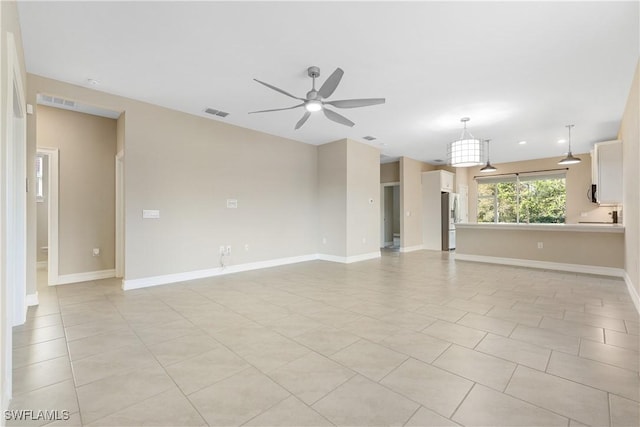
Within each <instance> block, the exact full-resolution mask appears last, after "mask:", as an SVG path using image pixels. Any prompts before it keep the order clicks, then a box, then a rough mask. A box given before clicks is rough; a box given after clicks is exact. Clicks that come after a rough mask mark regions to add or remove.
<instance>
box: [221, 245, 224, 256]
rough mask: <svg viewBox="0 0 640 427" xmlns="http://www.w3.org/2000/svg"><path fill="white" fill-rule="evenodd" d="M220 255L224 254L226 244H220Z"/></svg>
mask: <svg viewBox="0 0 640 427" xmlns="http://www.w3.org/2000/svg"><path fill="white" fill-rule="evenodd" d="M220 255H224V246H220Z"/></svg>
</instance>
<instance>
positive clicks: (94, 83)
mask: <svg viewBox="0 0 640 427" xmlns="http://www.w3.org/2000/svg"><path fill="white" fill-rule="evenodd" d="M87 83H89V84H90V85H91V86H98V85H99V84H100V80H96V79H87Z"/></svg>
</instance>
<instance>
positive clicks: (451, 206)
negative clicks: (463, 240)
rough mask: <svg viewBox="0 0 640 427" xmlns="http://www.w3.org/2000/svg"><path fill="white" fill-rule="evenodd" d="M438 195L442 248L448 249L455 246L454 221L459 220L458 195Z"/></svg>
mask: <svg viewBox="0 0 640 427" xmlns="http://www.w3.org/2000/svg"><path fill="white" fill-rule="evenodd" d="M440 196H441V201H440V207H441V212H442V220H441V232H442V250H443V251H450V250H453V249H455V248H456V223H458V222H460V195H459V194H458V193H441V195H440Z"/></svg>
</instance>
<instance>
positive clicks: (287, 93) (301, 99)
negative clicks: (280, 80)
mask: <svg viewBox="0 0 640 427" xmlns="http://www.w3.org/2000/svg"><path fill="white" fill-rule="evenodd" d="M253 80H255V81H257V82H258V83H260V84H261V85H265V86H266V87H268V88H269V89H273V90H275V91H276V92H280V93H281V94H283V95H287V96H288V97H290V98H293V99H299V100H300V101H304V100H305V99H304V98H298V97H297V96H294V95H291V94H290V93H289V92H286V91H284V90H282V89H280V88H277V87H275V86H273V85H270V84H269V83H265V82H261V81H260V80H258V79H253Z"/></svg>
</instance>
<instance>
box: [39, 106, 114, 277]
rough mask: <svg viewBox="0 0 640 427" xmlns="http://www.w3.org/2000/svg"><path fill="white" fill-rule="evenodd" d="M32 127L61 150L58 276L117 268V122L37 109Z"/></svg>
mask: <svg viewBox="0 0 640 427" xmlns="http://www.w3.org/2000/svg"><path fill="white" fill-rule="evenodd" d="M36 129H37V134H38V139H37V145H38V146H39V147H47V148H57V149H59V150H60V151H59V162H60V163H59V196H58V200H59V202H58V206H59V214H58V215H59V219H58V235H59V239H58V273H59V274H60V275H66V274H75V273H85V272H92V271H102V270H111V269H113V268H115V155H116V121H115V120H113V119H108V118H105V117H98V116H92V115H89V114H83V113H77V112H74V111H67V110H62V109H58V108H52V107H46V106H44V105H38V106H37V128H36ZM93 248H99V249H100V255H99V256H93V253H92V250H93Z"/></svg>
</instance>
